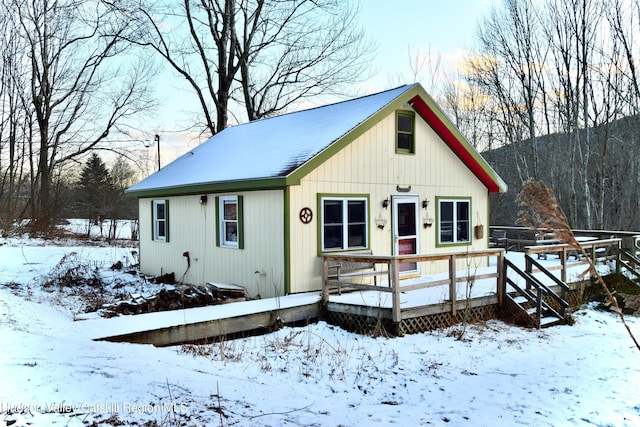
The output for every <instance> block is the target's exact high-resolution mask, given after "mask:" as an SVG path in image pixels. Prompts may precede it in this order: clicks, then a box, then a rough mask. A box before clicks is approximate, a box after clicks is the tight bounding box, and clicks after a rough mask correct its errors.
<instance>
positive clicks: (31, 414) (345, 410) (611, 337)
mask: <svg viewBox="0 0 640 427" xmlns="http://www.w3.org/2000/svg"><path fill="white" fill-rule="evenodd" d="M0 244H2V246H0V339H1V340H2V343H3V345H2V349H0V420H1V421H0V425H3V423H4V425H13V426H26V425H34V426H48V425H69V426H80V425H94V426H98V425H101V426H108V425H122V424H119V423H121V422H122V423H124V425H132V424H137V425H162V426H169V425H213V426H220V425H222V426H282V425H288V426H356V425H358V426H361V425H389V424H392V425H394V424H395V425H401V426H423V425H434V426H444V425H447V426H497V425H500V426H515V425H530V426H540V425H550V426H593V425H598V426H638V425H640V372H639V371H638V368H637V366H638V364H637V360H638V350H637V349H635V347H634V346H633V344H632V342H631V341H630V339H629V337H628V335H627V332H626V330H625V329H624V327H623V326H622V325H621V324H620V321H619V320H618V318H617V317H616V316H614V315H613V314H610V313H606V312H602V311H598V310H595V309H592V308H585V309H583V310H580V311H578V312H576V313H575V318H576V323H575V325H573V326H556V327H553V328H549V329H545V330H542V331H536V330H528V329H522V328H518V327H514V326H509V325H506V324H504V323H502V322H499V321H489V322H486V323H483V324H479V325H469V326H467V328H466V329H465V330H464V331H462V330H461V326H457V327H454V328H450V329H447V330H440V331H435V332H432V333H424V334H417V335H409V336H405V337H402V338H371V337H365V336H361V335H356V334H352V333H348V332H346V331H344V330H342V329H340V328H337V327H334V326H331V325H328V324H326V323H324V322H319V323H317V324H312V325H309V326H305V327H301V328H288V327H285V328H283V329H281V330H279V331H277V332H275V333H271V334H268V335H263V336H255V337H249V338H245V339H237V340H233V341H231V340H229V341H225V342H221V343H215V344H210V345H207V346H176V347H168V348H155V347H152V346H148V345H135V344H126V343H110V342H98V341H92V340H91V339H90V335H89V333H88V332H87V328H86V327H84V326H83V324H85V322H87V321H82V320H81V321H74V317H77V315H78V313H77V310H74V309H73V307H69V306H61V305H60V304H59V302H60V300H61V299H63V298H62V297H60V296H59V297H58V298H56V293H55V292H53V293H51V292H48V291H45V290H42V289H41V288H40V287H39V286H38V283H39V281H40V280H41V279H42V278H43V277H46V276H47V275H48V274H49V272H50V271H51V270H52V269H54V268H55V266H56V265H57V264H58V262H59V261H60V260H61V258H62V257H63V256H64V255H65V254H68V253H70V252H76V253H77V254H78V257H80V258H82V259H84V260H86V261H87V262H88V263H91V265H93V266H95V267H98V268H101V269H105V270H104V271H105V273H106V274H110V275H111V276H107V277H111V280H114V281H115V280H117V279H120V278H121V277H122V276H123V275H124V274H125V273H123V272H113V271H111V270H109V266H110V265H112V264H113V263H114V262H116V261H119V260H122V259H125V260H126V259H128V258H129V257H130V256H131V248H115V247H109V246H107V247H95V246H94V247H82V246H77V247H66V246H59V245H52V244H51V243H46V242H43V241H37V240H26V239H14V240H8V239H3V240H0ZM11 283H13V284H14V285H11V286H9V285H7V284H11ZM15 284H19V285H20V289H18V290H16V287H17V285H15ZM27 288H28V292H27V291H25V289H27ZM132 319H133V318H132ZM132 321H135V320H132ZM628 322H629V324H630V326H631V328H632V330H633V331H634V332H635V333H636V335H640V321H639V320H638V319H637V318H632V317H630V318H628ZM461 332H464V334H463V337H464V338H463V339H458V338H456V337H457V336H459V335H460V333H461Z"/></svg>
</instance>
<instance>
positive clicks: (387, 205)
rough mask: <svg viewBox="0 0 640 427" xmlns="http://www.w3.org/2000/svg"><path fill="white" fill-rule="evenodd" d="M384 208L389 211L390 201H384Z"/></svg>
mask: <svg viewBox="0 0 640 427" xmlns="http://www.w3.org/2000/svg"><path fill="white" fill-rule="evenodd" d="M382 207H383V208H385V209H387V208H388V207H389V199H384V200H383V201H382Z"/></svg>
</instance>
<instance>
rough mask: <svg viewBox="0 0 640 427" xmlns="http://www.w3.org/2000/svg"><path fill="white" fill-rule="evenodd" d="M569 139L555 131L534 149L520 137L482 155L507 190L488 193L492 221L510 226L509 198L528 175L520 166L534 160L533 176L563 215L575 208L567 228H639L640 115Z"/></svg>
mask: <svg viewBox="0 0 640 427" xmlns="http://www.w3.org/2000/svg"><path fill="white" fill-rule="evenodd" d="M574 138H575V135H569V134H563V133H555V134H551V135H546V136H541V137H537V138H536V141H535V147H536V150H535V151H534V150H533V148H532V147H533V145H532V144H531V142H530V141H523V142H521V143H520V144H518V143H515V144H509V145H506V146H503V147H500V148H498V149H494V150H489V151H485V152H484V153H482V154H483V156H484V157H485V159H487V161H488V162H489V163H490V164H491V165H492V166H493V168H494V169H495V170H496V172H498V174H499V175H500V176H501V177H502V179H504V180H505V181H506V182H507V184H508V185H509V191H508V192H507V193H504V194H494V195H492V201H491V208H492V209H491V224H492V225H513V224H514V220H515V218H516V216H517V213H518V206H517V204H516V201H515V198H516V196H517V195H518V192H519V191H520V188H521V184H522V182H523V181H524V180H526V179H527V178H529V176H528V174H527V173H525V171H526V170H527V169H528V168H527V167H526V166H527V165H532V164H534V162H535V163H537V164H538V168H537V170H538V177H537V178H538V179H539V180H542V181H544V182H545V183H546V184H547V185H548V186H549V187H550V188H552V189H553V191H554V193H555V195H556V197H557V198H558V201H559V202H560V204H561V205H562V208H563V210H564V211H565V212H566V213H567V215H569V214H570V213H571V212H572V206H579V207H580V208H578V209H575V212H573V213H572V215H573V219H572V222H573V224H572V225H573V227H575V228H599V229H615V230H640V216H638V214H637V213H638V212H639V211H640V198H639V197H638V191H639V189H640V117H639V116H632V117H626V118H623V119H620V120H616V121H615V122H612V123H611V124H608V125H606V126H604V125H603V126H601V127H598V128H590V129H589V130H588V131H584V130H582V131H581V132H580V133H579V134H578V137H577V138H575V139H574ZM574 141H577V143H576V144H574ZM536 156H537V158H536ZM580 158H582V159H586V161H580V160H579V159H580ZM583 183H586V184H583ZM589 216H590V218H589Z"/></svg>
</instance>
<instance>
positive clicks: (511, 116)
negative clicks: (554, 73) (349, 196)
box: [475, 0, 547, 179]
mask: <svg viewBox="0 0 640 427" xmlns="http://www.w3.org/2000/svg"><path fill="white" fill-rule="evenodd" d="M538 25H539V22H538V19H537V16H536V9H535V5H533V4H532V2H530V1H529V0H504V2H503V5H502V7H501V8H494V9H492V11H491V13H490V14H489V16H488V17H487V18H486V19H485V20H484V21H483V22H482V23H481V27H480V31H479V34H478V41H479V43H480V50H481V52H482V53H483V54H484V55H488V56H489V57H491V58H492V62H486V61H485V62H484V65H485V66H486V65H492V67H489V68H485V69H478V70H476V72H475V76H476V78H480V79H484V82H483V85H484V86H485V87H486V88H487V89H488V90H489V93H490V94H491V95H493V96H495V97H496V102H503V103H505V104H506V105H505V106H504V108H503V111H504V113H505V114H506V116H505V120H504V122H505V123H506V124H507V126H509V127H511V126H513V124H512V123H513V122H514V121H517V122H519V123H520V124H521V126H522V127H523V131H524V133H522V134H521V135H522V139H520V138H519V137H520V132H518V133H515V134H513V133H512V135H511V136H512V137H516V138H518V139H512V142H514V143H515V142H518V143H519V145H522V143H524V142H525V141H526V144H527V147H526V149H527V150H529V151H530V152H531V155H530V156H528V157H527V159H531V163H530V164H529V162H528V161H525V159H524V158H522V157H516V160H520V161H521V162H522V168H523V169H524V173H523V178H525V179H526V177H528V176H533V177H537V176H538V175H539V165H538V163H539V156H538V152H537V150H538V148H537V142H536V141H537V139H536V138H537V134H538V118H537V115H538V109H537V106H536V103H538V102H539V99H540V96H541V85H540V81H541V69H542V64H544V62H545V59H546V55H547V48H546V47H545V46H544V44H543V43H542V42H541V41H540V38H539V35H540V32H539V30H538Z"/></svg>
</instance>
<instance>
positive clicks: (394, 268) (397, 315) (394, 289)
mask: <svg viewBox="0 0 640 427" xmlns="http://www.w3.org/2000/svg"><path fill="white" fill-rule="evenodd" d="M398 264H399V263H398V258H395V257H394V258H393V260H392V261H391V262H390V263H389V270H390V271H389V276H390V277H391V299H392V301H393V305H392V307H391V317H392V318H393V322H394V323H396V324H399V323H400V321H401V320H402V312H401V311H400V269H399V268H398Z"/></svg>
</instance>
